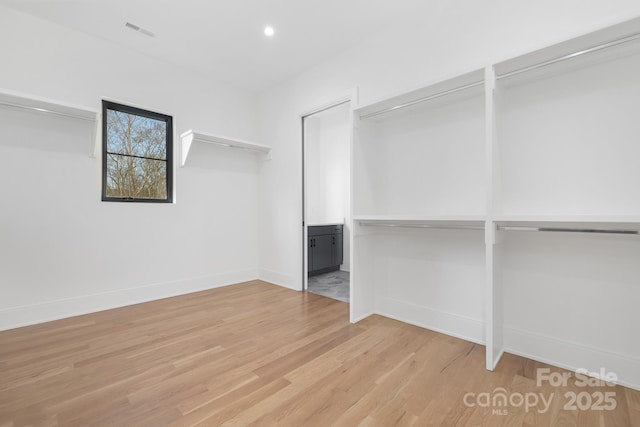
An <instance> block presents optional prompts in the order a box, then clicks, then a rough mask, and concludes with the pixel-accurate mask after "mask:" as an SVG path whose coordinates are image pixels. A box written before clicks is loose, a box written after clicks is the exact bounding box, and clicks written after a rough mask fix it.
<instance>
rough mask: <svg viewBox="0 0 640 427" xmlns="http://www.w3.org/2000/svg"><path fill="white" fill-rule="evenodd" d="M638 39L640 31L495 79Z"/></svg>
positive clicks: (498, 77)
mask: <svg viewBox="0 0 640 427" xmlns="http://www.w3.org/2000/svg"><path fill="white" fill-rule="evenodd" d="M638 39H640V33H638V34H634V35H631V36H628V37H624V38H621V39H617V40H613V41H610V42H607V43H604V44H600V45H597V46H594V47H590V48H588V49H584V50H581V51H578V52H573V53H570V54H568V55H564V56H560V57H558V58H554V59H550V60H548V61H544V62H540V63H538V64H533V65H529V66H527V67H523V68H519V69H517V70H513V71H510V72H508V73H505V74H498V75H496V79H497V80H500V79H505V78H507V77H511V76H515V75H517V74H521V73H526V72H527V71H532V70H536V69H538V68H542V67H546V66H547V65H552V64H556V63H558V62H562V61H566V60H568V59H572V58H576V57H578V56H582V55H586V54H589V53H593V52H597V51H600V50H603V49H608V48H610V47H615V46H619V45H621V44H624V43H628V42H632V41H634V40H638Z"/></svg>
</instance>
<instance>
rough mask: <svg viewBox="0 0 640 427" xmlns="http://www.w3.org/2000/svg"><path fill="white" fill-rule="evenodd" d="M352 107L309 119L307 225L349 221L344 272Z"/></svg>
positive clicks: (330, 111)
mask: <svg viewBox="0 0 640 427" xmlns="http://www.w3.org/2000/svg"><path fill="white" fill-rule="evenodd" d="M349 109H350V105H349V104H342V105H340V106H337V107H334V108H331V109H329V110H325V111H322V112H320V113H317V114H313V115H311V116H308V117H306V118H305V142H306V184H307V188H306V195H307V224H309V225H313V224H327V223H341V224H345V226H344V229H343V231H344V233H343V240H344V261H343V264H342V266H341V270H344V271H349V269H350V264H351V263H350V259H349V253H350V250H349V233H350V228H349V221H350V219H351V213H350V208H351V200H350V185H351V184H350V174H349V173H350V167H349V165H350V161H349V159H350V156H349V151H350V144H351V121H350V112H349ZM301 256H302V255H301Z"/></svg>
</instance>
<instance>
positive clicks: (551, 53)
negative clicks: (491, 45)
mask: <svg viewBox="0 0 640 427" xmlns="http://www.w3.org/2000/svg"><path fill="white" fill-rule="evenodd" d="M632 42H635V43H638V42H640V18H636V19H632V20H629V21H626V22H623V23H621V24H618V25H615V26H613V27H609V28H605V29H602V30H599V31H594V32H592V33H589V34H586V35H583V36H580V37H576V38H574V39H571V40H568V41H563V42H561V43H557V44H555V45H553V46H547V47H544V48H542V49H539V50H536V51H533V52H531V53H527V54H525V55H521V56H518V57H516V58H512V59H509V60H507V61H503V62H500V63H497V64H495V65H494V69H495V72H496V77H497V78H498V79H500V78H505V77H510V76H513V75H516V74H521V73H523V72H528V71H532V70H542V69H544V67H546V66H547V65H552V64H555V63H559V62H563V61H565V60H569V59H573V58H577V57H581V56H587V54H589V55H592V54H596V53H597V52H601V51H602V52H605V51H606V50H607V48H609V47H613V46H625V45H629V44H631V43H632Z"/></svg>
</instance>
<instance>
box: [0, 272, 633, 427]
mask: <svg viewBox="0 0 640 427" xmlns="http://www.w3.org/2000/svg"><path fill="white" fill-rule="evenodd" d="M348 309H349V307H348V305H347V304H345V303H342V302H339V301H335V300H331V299H329V298H325V297H321V296H318V295H313V294H305V293H300V292H295V291H291V290H287V289H283V288H280V287H277V286H274V285H270V284H267V283H264V282H259V281H256V282H249V283H244V284H239V285H235V286H229V287H225V288H219V289H214V290H210V291H205V292H200V293H195V294H190V295H186V296H180V297H175V298H170V299H165V300H161V301H155V302H150V303H146V304H140V305H135V306H130V307H125V308H120V309H116V310H109V311H105V312H101V313H95V314H90V315H86V316H80V317H75V318H70V319H65V320H60V321H56V322H50V323H46V324H41V325H36V326H30V327H25V328H20V329H14V330H10V331H5V332H0V426H2V427H5V426H12V427H18V426H92V425H105V426H107V425H108V426H162V425H171V426H195V425H198V426H218V425H229V426H231V425H233V426H246V425H251V426H276V425H277V426H295V427H300V426H323V427H324V426H358V425H363V426H372V425H377V426H393V425H414V426H427V425H434V426H440V425H459V426H467V425H468V426H476V425H502V426H552V425H558V426H560V425H562V426H571V425H575V426H605V425H606V426H634V425H636V426H637V425H640V392H636V391H632V390H629V389H625V388H623V387H619V386H617V387H600V388H587V389H586V390H588V392H589V393H596V392H600V391H602V392H614V393H615V402H616V405H617V407H616V409H615V410H613V411H595V410H585V411H579V410H576V411H568V410H564V409H563V406H564V405H565V404H566V403H567V401H566V398H565V397H564V394H565V393H566V392H583V391H585V388H581V387H577V386H576V385H574V384H573V381H572V382H570V384H569V385H568V386H567V387H558V388H554V387H551V386H550V385H548V384H546V383H545V384H544V385H543V386H542V387H537V386H536V369H537V368H544V367H546V365H543V364H540V363H537V362H533V361H530V360H527V359H524V358H521V357H516V356H512V355H505V356H504V358H503V360H502V362H501V363H500V365H499V367H498V369H497V371H496V372H487V371H486V370H485V369H484V348H483V347H482V346H479V345H477V344H472V343H469V342H466V341H463V340H459V339H455V338H451V337H448V336H445V335H442V334H438V333H435V332H431V331H428V330H424V329H421V328H418V327H414V326H410V325H406V324H403V323H400V322H397V321H393V320H390V319H386V318H383V317H379V316H372V317H370V318H368V319H366V320H364V321H362V322H360V323H358V324H355V325H351V324H349V321H348V317H349V316H348ZM630 338H631V337H630ZM552 371H554V372H565V371H562V370H560V369H556V368H552ZM499 387H503V388H504V389H505V393H506V394H507V395H508V396H509V397H511V396H514V395H516V394H517V393H520V394H521V395H522V396H531V394H532V393H535V394H536V395H540V394H541V393H542V395H543V396H544V397H545V398H549V397H550V396H551V395H553V396H554V398H553V399H552V401H551V402H552V403H551V405H550V408H549V410H548V411H546V412H544V413H539V412H538V409H540V410H542V409H543V407H544V406H543V404H542V403H540V404H539V405H538V406H537V407H535V408H531V409H530V410H529V411H526V410H525V408H524V407H522V406H515V405H511V406H506V407H480V406H477V405H476V406H470V405H466V404H465V397H466V401H467V403H470V404H473V403H477V402H481V403H482V402H483V400H482V399H483V397H482V396H481V395H480V394H481V393H490V394H491V396H494V395H495V393H494V391H496V393H498V392H499V391H500V390H496V389H497V388H499ZM468 393H475V395H474V394H468ZM527 393H529V395H528V394H527ZM484 397H487V395H485V396H484ZM531 399H532V398H531ZM515 402H516V403H518V399H517V398H516V399H515ZM583 403H584V402H583ZM494 409H500V410H503V411H504V410H506V411H507V413H506V415H501V414H497V413H492V410H494Z"/></svg>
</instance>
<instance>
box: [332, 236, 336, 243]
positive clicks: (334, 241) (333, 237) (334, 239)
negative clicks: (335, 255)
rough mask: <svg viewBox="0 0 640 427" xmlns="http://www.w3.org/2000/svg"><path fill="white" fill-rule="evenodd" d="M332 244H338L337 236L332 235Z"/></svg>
mask: <svg viewBox="0 0 640 427" xmlns="http://www.w3.org/2000/svg"><path fill="white" fill-rule="evenodd" d="M331 244H332V245H335V244H336V236H331Z"/></svg>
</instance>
